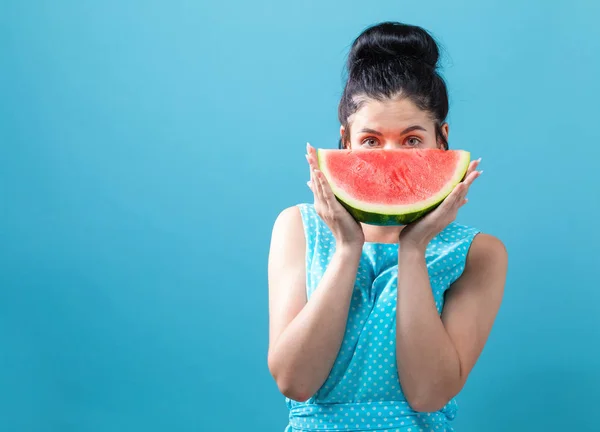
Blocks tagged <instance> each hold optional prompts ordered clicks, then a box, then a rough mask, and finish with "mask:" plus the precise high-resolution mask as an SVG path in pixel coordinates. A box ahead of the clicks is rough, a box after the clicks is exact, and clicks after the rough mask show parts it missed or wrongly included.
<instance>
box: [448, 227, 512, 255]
mask: <svg viewBox="0 0 600 432" xmlns="http://www.w3.org/2000/svg"><path fill="white" fill-rule="evenodd" d="M439 236H440V237H441V239H442V240H444V241H446V242H464V241H467V242H468V243H470V245H469V253H474V254H491V255H492V256H494V257H499V256H502V255H503V254H506V247H505V245H504V243H503V242H502V240H500V238H498V237H496V236H495V235H493V234H490V233H486V232H483V231H482V230H480V229H479V228H477V227H474V226H470V225H465V224H461V223H458V222H452V223H450V224H449V225H448V226H447V227H446V228H445V229H444V230H443V231H442V232H441V233H440V235H439Z"/></svg>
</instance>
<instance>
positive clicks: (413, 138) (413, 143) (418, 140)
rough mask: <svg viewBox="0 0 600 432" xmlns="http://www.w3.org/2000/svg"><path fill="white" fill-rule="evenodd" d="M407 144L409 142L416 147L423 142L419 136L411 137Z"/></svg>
mask: <svg viewBox="0 0 600 432" xmlns="http://www.w3.org/2000/svg"><path fill="white" fill-rule="evenodd" d="M406 144H408V145H409V146H410V147H416V146H418V145H419V144H421V140H420V139H419V138H417V137H410V138H408V139H407V140H406Z"/></svg>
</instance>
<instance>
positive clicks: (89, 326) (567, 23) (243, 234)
mask: <svg viewBox="0 0 600 432" xmlns="http://www.w3.org/2000/svg"><path fill="white" fill-rule="evenodd" d="M598 16H600V3H598V2H595V1H592V0H590V1H583V0H571V1H546V0H544V1H542V0H538V1H531V2H520V1H515V0H510V1H507V0H503V1H487V2H480V1H476V0H470V1H466V0H465V1H453V2H448V1H443V0H436V1H428V2H415V1H410V2H409V1H397V0H395V1H391V0H390V1H378V2H367V1H362V2H358V1H302V2H300V1H297V2H283V1H264V0H256V1H252V2H249V1H237V2H232V1H227V0H223V1H219V2H209V1H207V0H201V1H199V2H198V1H191V0H171V1H156V0H144V1H141V0H137V1H135V0H131V1H101V2H100V1H97V2H92V1H80V0H78V1H74V0H72V1H69V0H64V1H55V2H51V1H17V0H4V1H3V2H1V4H0V58H1V64H2V66H1V67H0V146H1V152H0V164H1V165H0V167H1V168H0V245H1V246H0V259H1V269H0V343H1V346H2V349H1V351H0V389H1V392H0V430H2V431H7V432H30V431H31V432H59V431H60V432H70V431H74V432H79V431H82V432H83V431H85V432H106V431H110V432H119V431H127V432H129V431H145V432H155V431H156V432H158V431H161V432H162V431H167V430H168V431H225V432H228V431H231V432H234V431H241V430H244V431H252V432H254V431H257V432H282V431H283V429H284V427H285V425H286V421H287V410H286V407H285V404H284V399H283V397H282V396H281V395H280V394H279V393H278V391H277V387H276V386H275V383H274V382H273V380H272V379H271V377H270V375H269V372H268V369H267V342H268V340H267V336H268V334H267V330H268V327H267V326H268V314H267V306H268V305H267V279H266V270H267V254H268V247H269V240H270V233H271V227H272V224H273V221H274V220H275V217H276V216H277V214H278V213H279V211H281V210H282V209H283V208H285V207H287V206H290V205H293V204H295V203H298V202H304V201H310V200H311V195H310V191H309V190H308V188H307V187H306V181H307V179H308V172H307V167H306V161H305V159H304V151H305V143H306V142H307V141H310V142H311V143H312V144H313V145H314V146H317V147H335V146H336V144H337V139H338V131H339V129H338V128H339V125H338V123H337V117H336V109H337V102H338V98H339V96H340V94H341V90H342V79H343V62H344V59H345V55H346V53H347V50H348V47H349V45H350V43H351V42H352V40H353V38H354V37H356V36H357V35H358V34H359V33H360V31H362V30H363V29H364V28H365V27H366V26H368V25H370V24H373V23H376V22H378V21H383V20H401V21H405V22H409V23H413V24H419V25H422V26H424V27H426V28H427V29H429V30H431V31H432V32H433V34H434V35H435V36H436V37H437V38H438V40H439V41H440V43H441V44H442V45H443V47H444V57H443V67H444V69H443V71H444V75H445V77H446V78H447V80H448V83H449V88H450V94H451V114H450V118H449V121H450V143H451V145H452V147H453V148H465V149H469V150H471V151H472V153H473V155H474V156H477V157H479V156H481V157H482V158H483V162H482V168H483V169H484V170H485V173H484V175H483V176H482V177H481V179H480V180H478V181H477V184H476V186H474V188H473V190H472V192H471V194H470V203H469V205H468V206H467V207H465V208H464V209H463V210H462V211H461V213H460V216H459V219H460V221H461V222H462V223H467V224H471V225H475V226H477V227H479V228H481V229H482V230H484V231H486V232H490V233H492V234H495V235H497V236H499V237H500V238H501V239H503V240H504V242H505V243H506V245H507V247H508V250H509V254H510V270H509V276H508V282H507V287H506V295H505V300H504V303H503V306H502V309H501V311H500V314H499V316H498V320H497V322H496V324H495V327H494V329H493V332H492V334H491V336H490V339H489V343H488V345H487V347H486V348H485V351H484V353H483V355H482V356H481V358H480V361H479V363H478V364H477V366H476V368H475V369H474V371H473V373H472V375H471V378H470V380H469V381H468V383H467V385H466V387H465V389H464V391H463V392H462V393H461V395H460V396H459V398H458V402H459V404H460V411H459V416H458V418H457V420H456V430H457V431H460V432H475V431H478V432H481V431H485V432H506V431H509V430H510V431H520V430H528V431H550V430H551V431H562V430H570V431H573V430H576V431H595V430H599V429H600V424H599V420H598V417H597V415H596V412H597V409H598V404H599V403H600V393H599V392H598V388H599V386H600V368H598V366H599V365H600V358H599V356H600V348H599V347H600V345H599V342H598V341H599V339H598V334H599V333H600V313H598V304H599V303H600V285H599V282H598V280H599V279H598V269H599V268H600V246H599V245H600V235H599V229H598V228H599V227H598V214H599V212H600V203H599V196H600V192H599V189H600V188H599V186H600V180H599V174H598V173H599V168H598V160H599V157H600V151H599V150H598V148H599V147H598V146H599V143H600V129H599V123H598V112H599V111H598V98H599V95H600V84H599V80H598V77H599V76H600V56H599V53H600V27H598V25H597V17H598Z"/></svg>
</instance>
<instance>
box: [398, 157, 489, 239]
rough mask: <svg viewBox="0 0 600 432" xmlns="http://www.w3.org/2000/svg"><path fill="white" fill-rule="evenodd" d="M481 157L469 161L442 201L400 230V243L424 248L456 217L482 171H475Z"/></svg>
mask: <svg viewBox="0 0 600 432" xmlns="http://www.w3.org/2000/svg"><path fill="white" fill-rule="evenodd" d="M480 161H481V159H477V160H474V161H471V163H470V164H469V168H468V170H467V173H466V174H465V178H464V179H463V181H462V182H460V183H459V184H458V185H456V186H455V188H454V189H453V190H452V192H450V194H449V195H448V196H447V197H446V198H445V199H444V201H443V202H442V203H441V204H440V205H439V206H438V207H437V208H436V209H435V210H433V211H432V212H430V213H428V214H427V215H425V216H424V217H423V218H421V219H419V220H417V221H415V222H413V223H410V224H408V225H407V226H405V227H404V229H402V231H401V232H400V244H402V245H409V246H414V247H417V248H421V249H425V248H426V247H427V245H428V244H429V242H430V241H431V240H433V238H434V237H435V236H436V235H437V234H438V233H439V232H440V231H442V230H443V229H444V228H445V227H446V226H447V225H448V224H450V223H451V222H453V221H454V220H455V219H456V215H457V213H458V209H459V208H461V207H462V206H463V205H465V204H466V203H467V198H466V197H467V193H468V192H469V188H470V187H471V185H472V184H473V182H474V181H475V179H476V178H477V177H479V176H480V175H481V173H482V172H483V171H477V166H478V165H479V162H480Z"/></svg>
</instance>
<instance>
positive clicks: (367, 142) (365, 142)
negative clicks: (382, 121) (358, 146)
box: [362, 138, 379, 147]
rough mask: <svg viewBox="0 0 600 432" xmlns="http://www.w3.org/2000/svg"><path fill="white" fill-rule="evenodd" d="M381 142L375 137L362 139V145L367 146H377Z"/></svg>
mask: <svg viewBox="0 0 600 432" xmlns="http://www.w3.org/2000/svg"><path fill="white" fill-rule="evenodd" d="M377 144H379V142H378V141H377V140H376V139H375V138H366V139H364V140H363V141H362V145H364V146H367V147H375V146H376V145H377Z"/></svg>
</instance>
